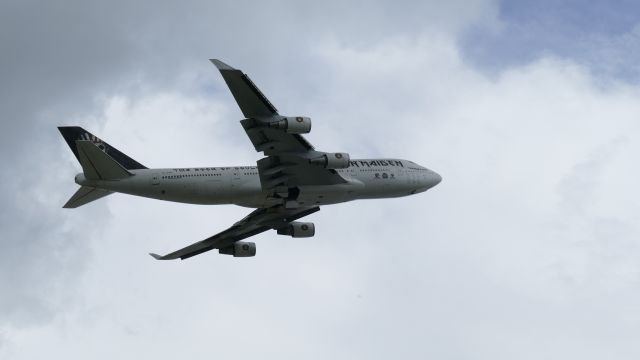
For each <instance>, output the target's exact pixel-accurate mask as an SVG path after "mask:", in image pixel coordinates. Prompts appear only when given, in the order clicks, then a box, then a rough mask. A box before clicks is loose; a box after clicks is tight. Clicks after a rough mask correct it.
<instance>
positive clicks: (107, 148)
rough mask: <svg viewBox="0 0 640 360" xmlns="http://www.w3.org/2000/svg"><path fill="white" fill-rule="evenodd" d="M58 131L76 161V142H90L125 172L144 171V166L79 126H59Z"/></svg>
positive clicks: (77, 154)
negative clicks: (125, 170)
mask: <svg viewBox="0 0 640 360" xmlns="http://www.w3.org/2000/svg"><path fill="white" fill-rule="evenodd" d="M58 130H60V133H61V134H62V137H64V139H65V141H66V142H67V144H68V145H69V147H70V148H71V151H73V154H74V155H75V156H76V158H77V159H78V161H80V153H79V151H78V147H77V146H76V141H90V142H92V143H94V144H95V145H96V146H97V147H98V148H99V149H100V150H102V151H103V152H104V153H105V154H107V155H109V156H110V157H111V158H113V159H114V160H115V161H116V162H118V163H119V164H120V165H122V167H123V168H125V169H127V170H136V169H146V167H145V166H144V165H142V164H140V163H139V162H137V161H135V160H133V159H132V158H130V157H128V156H127V155H125V154H123V153H122V152H120V151H119V150H118V149H116V148H114V147H113V146H111V145H109V144H107V143H106V142H105V141H102V140H101V139H100V138H98V137H97V136H95V135H93V134H92V133H90V132H88V131H87V130H85V129H83V128H81V127H79V126H60V127H58Z"/></svg>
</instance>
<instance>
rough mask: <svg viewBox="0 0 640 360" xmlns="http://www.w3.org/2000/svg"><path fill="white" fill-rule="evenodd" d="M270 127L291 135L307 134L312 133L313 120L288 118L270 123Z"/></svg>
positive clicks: (299, 117)
mask: <svg viewBox="0 0 640 360" xmlns="http://www.w3.org/2000/svg"><path fill="white" fill-rule="evenodd" d="M269 127H271V128H276V129H281V130H284V131H286V132H287V133H289V134H307V133H309V132H310V131H311V119H310V118H308V117H305V116H288V117H284V118H282V120H278V121H274V122H272V123H269Z"/></svg>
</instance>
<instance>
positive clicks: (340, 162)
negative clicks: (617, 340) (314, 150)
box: [309, 153, 350, 169]
mask: <svg viewBox="0 0 640 360" xmlns="http://www.w3.org/2000/svg"><path fill="white" fill-rule="evenodd" d="M349 161H350V158H349V154H347V153H325V154H324V155H322V156H320V157H318V158H315V159H310V160H309V163H311V164H314V165H319V166H322V167H324V168H326V169H346V168H348V167H349Z"/></svg>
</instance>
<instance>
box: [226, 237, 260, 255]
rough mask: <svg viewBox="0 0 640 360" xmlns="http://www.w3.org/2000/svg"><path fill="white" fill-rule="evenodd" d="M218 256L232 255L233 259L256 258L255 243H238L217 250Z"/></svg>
mask: <svg viewBox="0 0 640 360" xmlns="http://www.w3.org/2000/svg"><path fill="white" fill-rule="evenodd" d="M218 252H219V253H220V254H225V255H233V257H251V256H256V243H252V242H245V241H238V242H236V243H234V244H233V245H231V246H227V247H225V248H222V249H219V250H218Z"/></svg>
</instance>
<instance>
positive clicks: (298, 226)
mask: <svg viewBox="0 0 640 360" xmlns="http://www.w3.org/2000/svg"><path fill="white" fill-rule="evenodd" d="M315 233H316V226H315V225H313V223H310V222H298V221H292V222H290V223H289V225H288V226H286V227H284V228H281V229H278V234H280V235H289V236H291V237H294V238H304V237H312V236H313V235H315Z"/></svg>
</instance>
